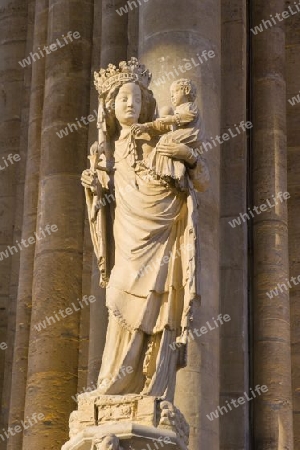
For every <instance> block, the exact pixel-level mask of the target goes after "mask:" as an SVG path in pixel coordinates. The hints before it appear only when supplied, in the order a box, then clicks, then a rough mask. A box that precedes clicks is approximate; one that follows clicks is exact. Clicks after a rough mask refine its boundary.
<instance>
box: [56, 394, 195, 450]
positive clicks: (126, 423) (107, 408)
mask: <svg viewBox="0 0 300 450" xmlns="http://www.w3.org/2000/svg"><path fill="white" fill-rule="evenodd" d="M110 434H114V435H115V436H118V439H119V441H120V446H121V447H122V449H123V450H130V449H132V448H134V449H136V450H142V449H143V448H145V447H146V446H147V448H149V446H150V448H160V447H163V448H165V449H166V450H171V449H173V450H187V445H188V435H189V426H188V424H187V422H186V421H185V419H184V417H183V415H182V414H181V413H180V411H179V410H178V409H177V408H176V407H174V406H173V405H172V403H170V402H167V401H162V400H161V399H158V398H155V397H151V396H150V397H149V396H148V397H143V396H140V395H127V396H119V395H116V396H97V394H94V395H91V394H82V395H80V396H79V402H78V411H74V412H73V413H72V415H71V417H70V441H68V442H67V443H66V444H65V445H63V447H62V450H87V449H88V450H90V449H91V448H92V449H93V448H94V447H93V445H92V444H93V443H94V445H95V446H96V443H97V442H98V443H99V445H100V443H101V442H102V441H103V440H104V439H105V437H106V436H108V435H110ZM97 448H98V447H97ZM99 448H100V447H99ZM101 448H102V447H101ZM105 448H106V447H105ZM114 450H115V447H114ZM116 450H117V449H116Z"/></svg>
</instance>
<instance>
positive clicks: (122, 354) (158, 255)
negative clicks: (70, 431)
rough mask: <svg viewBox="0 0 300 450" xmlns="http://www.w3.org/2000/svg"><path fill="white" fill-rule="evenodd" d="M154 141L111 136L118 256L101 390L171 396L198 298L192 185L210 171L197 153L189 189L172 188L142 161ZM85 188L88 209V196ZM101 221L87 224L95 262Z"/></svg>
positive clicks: (199, 184)
mask: <svg viewBox="0 0 300 450" xmlns="http://www.w3.org/2000/svg"><path fill="white" fill-rule="evenodd" d="M152 139H153V138H152ZM154 146H155V143H154V142H147V141H143V139H141V140H139V141H134V140H133V138H132V136H131V135H128V136H127V137H125V138H124V139H122V140H121V139H120V140H119V141H117V142H116V143H115V155H114V157H115V174H114V188H115V210H114V224H113V236H114V243H115V255H114V256H115V259H114V266H113V268H112V270H111V273H110V275H109V282H108V285H107V291H106V303H107V307H108V309H109V324H108V329H107V336H106V344H105V349H104V354H103V360H102V366H101V370H100V374H99V380H98V391H99V392H100V393H102V394H128V393H140V392H143V393H144V394H148V395H157V396H163V395H165V397H166V398H168V399H169V400H173V398H172V397H173V395H174V387H175V377H176V366H177V358H178V355H177V352H176V351H175V350H174V347H173V349H172V344H173V346H174V343H175V341H176V338H177V337H178V336H179V335H180V334H181V332H182V330H183V329H184V328H186V327H187V322H188V320H187V319H188V313H189V309H190V305H191V302H192V301H193V300H195V299H197V298H200V286H199V273H200V255H199V229H198V228H199V227H198V217H197V213H198V211H197V196H196V193H195V189H196V190H198V191H204V190H205V189H206V187H207V185H208V180H209V175H208V171H207V167H206V165H205V163H204V162H203V160H201V159H200V157H199V158H198V163H197V166H196V168H195V169H193V170H191V169H189V170H188V171H187V173H186V177H187V180H186V181H187V186H189V189H188V190H187V192H179V191H177V190H176V188H175V187H172V186H170V185H168V184H167V183H165V182H163V181H162V180H160V179H155V177H153V175H151V174H150V172H149V170H148V169H147V168H146V167H144V166H143V165H142V164H140V162H141V160H142V158H143V157H145V156H146V155H147V153H149V152H150V151H151V149H153V147H154ZM141 151H142V153H141ZM100 175H102V174H100ZM86 194H87V204H88V209H89V216H91V208H92V196H91V192H90V191H89V190H86ZM99 213H100V214H105V208H102V211H101V208H100V210H99V212H98V214H99ZM106 214H107V211H106ZM99 217H100V216H99ZM90 223H91V222H90ZM97 223H98V228H97ZM103 223H104V221H103V217H102V218H101V220H100V221H98V222H97V221H96V222H94V223H91V231H92V237H93V234H94V239H93V241H94V245H95V243H96V245H98V254H97V251H96V254H97V256H98V259H99V261H101V262H102V263H101V262H100V266H101V264H102V265H103V261H105V258H106V256H105V254H103V250H104V248H105V244H103V243H102V244H100V245H99V236H101V238H102V241H103V240H105V236H106V234H105V233H104V230H103ZM99 227H102V229H99ZM101 251H102V254H101ZM100 270H101V267H100Z"/></svg>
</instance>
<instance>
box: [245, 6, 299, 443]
mask: <svg viewBox="0 0 300 450" xmlns="http://www.w3.org/2000/svg"><path fill="white" fill-rule="evenodd" d="M284 8H285V2H284V1H283V0H275V1H273V2H272V3H269V2H265V1H262V0H255V1H254V2H253V25H257V24H259V23H260V22H261V21H262V20H263V19H265V18H269V17H270V15H271V14H273V15H275V14H276V13H278V12H282V11H283V10H284ZM252 42H253V61H252V63H253V70H252V74H253V125H254V128H253V155H252V176H253V185H252V186H253V204H254V205H255V206H260V205H261V204H262V203H266V200H267V199H269V200H271V199H272V195H275V196H276V195H277V193H278V192H280V191H281V192H285V191H286V190H287V147H286V81H285V23H284V22H283V21H281V22H278V24H277V25H276V26H275V25H274V26H273V27H272V28H270V29H268V30H266V31H264V32H262V33H259V34H258V35H256V36H253V39H252ZM253 223H254V228H253V245H254V247H253V256H254V260H253V264H254V273H253V277H254V278H253V283H254V284H253V356H254V366H253V371H254V374H253V376H254V380H253V381H254V385H256V384H260V385H263V384H265V385H266V386H267V387H268V392H267V393H266V394H264V395H263V396H261V397H259V398H258V399H256V401H255V402H254V446H255V448H258V449H260V448H269V449H274V450H275V449H278V448H279V447H282V448H284V447H285V448H288V449H290V450H292V449H293V422H292V398H291V395H292V394H291V352H290V350H291V348H290V304H289V292H288V291H286V290H283V292H282V293H280V294H279V296H278V297H277V298H273V299H270V298H269V297H268V296H267V292H268V291H270V290H271V289H274V287H275V286H276V285H277V283H282V282H285V281H286V279H287V278H288V276H289V263H288V227H287V203H286V202H278V205H276V206H275V207H274V208H270V209H269V210H268V211H265V212H261V214H260V215H256V216H255V217H254V218H253Z"/></svg>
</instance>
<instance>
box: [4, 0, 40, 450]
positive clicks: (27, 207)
mask: <svg viewBox="0 0 300 450" xmlns="http://www.w3.org/2000/svg"><path fill="white" fill-rule="evenodd" d="M30 7H31V8H33V9H34V11H33V22H34V24H33V28H34V39H33V40H32V39H29V41H28V45H27V49H26V50H27V53H26V56H27V55H30V52H37V50H38V48H39V47H40V48H43V47H44V45H46V44H47V25H48V0H43V1H39V2H38V3H37V2H35V1H33V2H31V5H30ZM45 62H46V60H45V58H41V59H39V60H37V61H35V62H32V65H31V67H32V77H31V92H30V106H29V124H28V151H27V159H26V165H25V164H24V165H25V167H26V175H25V191H24V214H23V224H22V239H25V240H26V241H27V240H28V238H30V237H33V236H34V232H35V231H36V220H37V207H38V191H39V172H40V152H41V126H42V114H43V101H44V84H45ZM34 254H35V244H32V245H28V246H27V247H25V248H23V250H22V252H21V255H20V269H19V286H18V301H17V311H16V336H15V345H14V358H13V375H12V385H13V387H14V389H13V392H12V395H11V400H10V411H9V425H10V426H11V427H15V426H16V425H18V424H20V422H21V421H22V420H23V419H24V406H25V395H26V380H27V368H28V345H29V331H30V319H31V308H32V282H33V266H34ZM22 441H23V433H22V432H21V433H16V434H15V435H14V436H11V438H10V439H9V441H8V450H21V449H22Z"/></svg>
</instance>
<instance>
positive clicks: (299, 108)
mask: <svg viewBox="0 0 300 450" xmlns="http://www.w3.org/2000/svg"><path fill="white" fill-rule="evenodd" d="M286 31H287V33H286V53H287V54H286V57H287V61H286V62H287V99H292V98H293V97H294V96H297V94H299V91H300V81H299V77H298V76H297V74H298V73H299V70H300V61H299V52H300V16H299V15H294V16H293V17H292V18H290V19H289V21H288V22H287V30H286ZM299 121H300V103H295V104H294V105H291V103H290V102H287V131H288V135H287V136H288V139H287V145H288V173H287V174H288V192H289V193H290V195H291V198H290V199H289V200H288V226H289V261H290V274H289V275H290V278H291V277H295V278H297V277H298V276H299V275H300V257H299V255H300V252H299V246H300V235H299V214H300V195H299V179H300V127H299ZM297 282H298V281H297ZM291 284H292V283H291ZM292 286H293V287H292V289H291V290H290V301H291V355H292V389H293V424H294V448H295V450H298V449H299V448H300V327H299V323H300V287H299V284H298V285H296V286H295V285H294V283H293V285H292Z"/></svg>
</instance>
